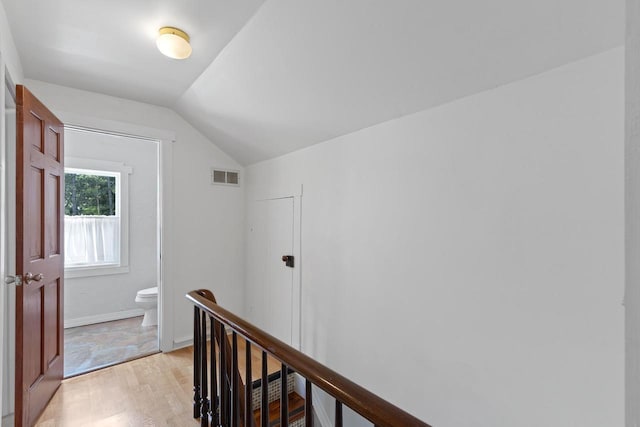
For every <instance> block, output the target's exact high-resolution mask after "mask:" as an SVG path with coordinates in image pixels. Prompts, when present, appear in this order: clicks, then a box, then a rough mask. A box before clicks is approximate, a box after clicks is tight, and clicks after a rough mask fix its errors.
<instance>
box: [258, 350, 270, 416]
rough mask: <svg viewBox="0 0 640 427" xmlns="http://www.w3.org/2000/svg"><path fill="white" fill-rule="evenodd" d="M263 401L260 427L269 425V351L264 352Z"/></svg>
mask: <svg viewBox="0 0 640 427" xmlns="http://www.w3.org/2000/svg"><path fill="white" fill-rule="evenodd" d="M261 386H262V390H261V391H262V402H261V403H260V427H269V376H268V374H267V352H266V351H263V352H262V377H261Z"/></svg>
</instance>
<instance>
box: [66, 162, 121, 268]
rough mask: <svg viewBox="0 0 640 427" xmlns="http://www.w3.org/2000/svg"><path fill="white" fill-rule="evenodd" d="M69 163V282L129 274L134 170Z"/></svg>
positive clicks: (67, 251) (117, 164) (67, 231)
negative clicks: (130, 192)
mask: <svg viewBox="0 0 640 427" xmlns="http://www.w3.org/2000/svg"><path fill="white" fill-rule="evenodd" d="M65 163H66V167H65V174H64V175H65V191H64V193H65V194H64V199H65V200H64V214H65V216H64V248H65V276H66V277H82V276H96V275H103V274H116V273H125V272H127V271H128V234H129V233H128V176H129V174H130V173H131V168H129V167H126V166H124V165H123V164H121V163H113V162H105V161H102V160H92V159H75V158H71V159H70V158H67V159H65Z"/></svg>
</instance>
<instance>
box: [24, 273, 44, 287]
mask: <svg viewBox="0 0 640 427" xmlns="http://www.w3.org/2000/svg"><path fill="white" fill-rule="evenodd" d="M42 279H44V275H43V274H42V273H38V274H33V273H27V274H25V276H24V283H26V284H27V285H28V284H29V283H31V282H39V281H41V280H42Z"/></svg>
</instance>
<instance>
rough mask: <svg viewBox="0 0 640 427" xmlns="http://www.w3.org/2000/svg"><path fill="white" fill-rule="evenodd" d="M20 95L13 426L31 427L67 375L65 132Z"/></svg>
mask: <svg viewBox="0 0 640 427" xmlns="http://www.w3.org/2000/svg"><path fill="white" fill-rule="evenodd" d="M16 89H17V90H16V93H17V150H16V170H17V175H16V207H17V213H16V240H17V241H16V273H17V274H18V275H20V276H22V284H21V285H20V286H17V287H16V396H15V398H16V408H15V409H16V410H15V415H16V426H19V427H20V426H32V425H33V424H34V423H35V421H36V419H37V418H38V416H39V415H40V414H41V413H42V410H43V409H44V407H45V406H46V404H47V403H48V402H49V400H50V399H51V397H52V396H53V394H54V393H55V391H56V390H57V388H58V387H59V386H60V382H61V381H62V376H63V360H62V358H63V329H62V328H63V317H62V305H63V304H62V302H63V292H62V291H63V279H64V261H63V236H64V234H63V230H62V227H63V222H62V220H63V218H64V216H63V209H64V206H63V205H64V198H63V197H64V196H63V195H64V193H63V190H64V165H63V159H64V153H63V127H62V123H61V122H60V120H58V119H57V118H56V116H54V115H53V114H52V113H51V112H50V111H49V110H48V109H47V108H46V107H45V106H44V105H43V104H42V103H41V102H40V101H38V99H36V97H34V96H33V95H32V94H31V93H30V92H29V91H28V90H27V88H25V87H24V86H20V85H18V86H17V88H16Z"/></svg>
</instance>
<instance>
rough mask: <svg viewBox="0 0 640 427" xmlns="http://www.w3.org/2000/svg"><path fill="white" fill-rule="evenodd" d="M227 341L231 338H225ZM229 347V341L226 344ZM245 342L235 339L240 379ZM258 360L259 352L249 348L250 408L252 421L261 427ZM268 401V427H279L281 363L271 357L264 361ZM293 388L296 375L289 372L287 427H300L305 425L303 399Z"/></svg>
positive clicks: (243, 364)
mask: <svg viewBox="0 0 640 427" xmlns="http://www.w3.org/2000/svg"><path fill="white" fill-rule="evenodd" d="M228 339H229V340H230V337H228ZM229 344H231V341H229ZM245 348H246V346H245V341H244V339H243V338H242V337H238V370H239V372H240V376H241V378H246V376H245V373H246V371H245V354H246V353H245ZM261 358H262V351H261V350H259V349H258V348H256V347H255V346H252V348H251V360H252V363H251V366H252V369H251V378H252V380H253V381H252V383H251V389H252V392H251V396H252V398H251V402H252V406H251V407H252V408H253V418H254V421H255V426H256V427H263V426H261V425H260V420H261V417H262V414H261V410H260V405H261V402H262V379H261V370H260V368H261V362H260V361H261ZM267 373H268V377H267V388H268V392H267V401H268V403H269V427H279V426H280V390H281V381H280V377H281V371H280V362H278V361H277V360H276V359H274V358H273V357H271V356H268V358H267ZM294 387H295V372H294V371H293V370H292V369H289V370H288V375H287V395H288V396H289V400H288V406H287V408H288V410H289V426H290V427H303V426H304V425H305V415H304V403H305V401H304V398H303V397H302V396H300V395H299V394H298V393H296V392H295V390H294Z"/></svg>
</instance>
